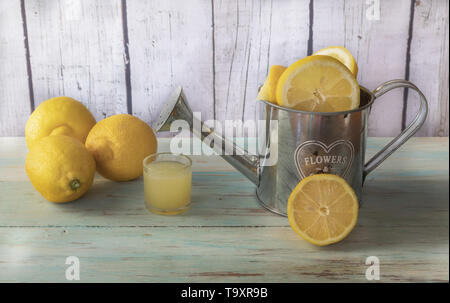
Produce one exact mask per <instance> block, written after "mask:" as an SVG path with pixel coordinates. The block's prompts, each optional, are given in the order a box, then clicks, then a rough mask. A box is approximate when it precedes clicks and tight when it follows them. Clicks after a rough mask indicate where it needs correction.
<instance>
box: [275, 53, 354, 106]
mask: <svg viewBox="0 0 450 303" xmlns="http://www.w3.org/2000/svg"><path fill="white" fill-rule="evenodd" d="M277 101H278V104H279V105H280V106H284V107H288V108H294V109H297V110H303V111H310V112H339V111H347V110H352V109H355V108H358V107H359V85H358V82H357V81H356V79H355V76H354V75H353V74H352V73H351V72H350V70H349V69H348V68H347V67H345V65H344V64H342V63H341V62H339V61H338V60H336V59H334V58H333V57H330V56H321V55H317V56H309V57H306V58H303V59H301V60H299V61H297V62H295V63H294V64H292V65H291V66H289V67H288V68H287V69H286V71H284V73H283V74H282V75H281V77H280V79H279V80H278V84H277Z"/></svg>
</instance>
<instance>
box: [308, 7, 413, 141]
mask: <svg viewBox="0 0 450 303" xmlns="http://www.w3.org/2000/svg"><path fill="white" fill-rule="evenodd" d="M410 3H411V1H410V0H397V1H390V2H389V5H387V3H386V2H382V3H381V4H382V5H380V7H379V9H380V10H379V16H378V17H379V20H376V19H372V18H376V17H377V16H372V15H371V13H372V11H371V10H370V9H369V6H368V5H367V3H366V1H353V2H349V1H345V0H338V1H327V0H316V1H314V27H313V32H314V33H316V34H315V35H314V51H317V50H319V49H321V48H324V47H327V46H330V45H342V46H344V47H346V48H347V49H348V50H350V52H351V53H352V54H353V55H354V57H355V59H356V61H357V63H358V67H359V72H358V77H357V79H358V82H359V83H360V84H361V85H363V86H365V87H367V88H369V89H371V90H373V89H375V88H376V87H378V86H379V85H380V84H381V83H383V82H385V81H388V80H392V79H404V77H405V75H404V74H405V66H406V59H405V55H406V49H407V39H408V25H409V8H410ZM375 12H376V10H375ZM367 14H369V16H370V18H368V17H367ZM402 110H403V90H400V89H398V90H395V91H392V92H390V93H389V94H387V95H385V96H383V97H382V99H380V100H377V101H376V103H375V104H374V106H373V108H372V111H371V113H370V119H369V125H368V131H369V133H370V134H377V136H381V137H387V136H397V135H398V134H399V133H400V131H401V129H402Z"/></svg>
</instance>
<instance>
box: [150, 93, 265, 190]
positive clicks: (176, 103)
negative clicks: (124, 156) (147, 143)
mask: <svg viewBox="0 0 450 303" xmlns="http://www.w3.org/2000/svg"><path fill="white" fill-rule="evenodd" d="M176 120H184V121H186V122H187V123H188V124H189V128H190V131H191V132H192V133H193V134H194V135H195V136H197V137H198V138H200V140H202V141H203V140H204V139H205V138H208V139H209V141H210V142H211V143H214V144H212V145H210V147H211V148H212V149H213V150H214V151H215V152H216V153H218V154H219V155H220V156H221V157H222V158H223V159H224V160H225V161H227V162H228V163H230V164H231V165H232V166H233V167H234V168H236V169H237V170H238V171H240V172H241V173H242V174H243V175H244V176H246V177H247V178H248V179H249V180H250V181H252V182H253V183H254V184H255V185H258V184H259V175H258V171H259V158H258V157H257V156H256V155H250V154H249V153H248V152H247V151H245V150H244V149H242V148H240V147H239V146H237V145H236V144H235V143H234V142H233V141H231V140H228V139H227V138H225V137H223V136H222V135H221V134H218V133H216V132H215V131H214V130H213V129H212V128H210V127H208V126H207V125H206V124H204V123H203V122H202V121H200V120H199V119H197V118H196V117H195V115H194V114H193V113H192V110H191V108H190V107H189V104H188V103H187V102H186V97H185V96H184V94H183V89H182V88H181V86H179V87H177V88H176V89H175V90H174V91H173V93H172V95H171V96H170V98H169V100H168V101H167V102H166V104H165V106H164V109H163V110H162V111H161V113H160V115H159V117H158V120H157V122H156V124H155V126H154V129H155V130H156V132H163V131H170V125H171V124H172V122H174V121H176ZM194 126H198V127H194ZM217 142H222V144H216V143H217ZM229 151H233V152H232V153H231V154H230V152H229Z"/></svg>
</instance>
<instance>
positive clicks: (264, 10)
mask: <svg viewBox="0 0 450 303" xmlns="http://www.w3.org/2000/svg"><path fill="white" fill-rule="evenodd" d="M308 3H309V1H306V0H302V1H277V2H275V3H274V1H255V0H252V1H239V0H235V1H214V38H215V48H214V53H215V96H216V103H215V116H216V118H217V120H219V121H222V122H223V121H225V120H227V119H228V120H232V119H238V120H239V119H240V120H242V121H246V120H254V119H255V114H256V113H255V105H256V103H255V98H256V95H257V93H258V87H259V86H260V85H262V84H263V83H264V80H265V78H266V76H267V74H268V70H269V67H270V65H273V64H279V65H288V64H290V63H292V62H295V61H296V60H298V59H300V58H302V57H304V56H305V55H306V50H307V39H308V34H307V33H308V22H309V20H308V12H309V10H308ZM286 37H289V38H288V39H287V38H286Z"/></svg>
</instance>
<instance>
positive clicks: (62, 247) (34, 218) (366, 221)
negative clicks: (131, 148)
mask: <svg viewBox="0 0 450 303" xmlns="http://www.w3.org/2000/svg"><path fill="white" fill-rule="evenodd" d="M387 142H388V138H369V141H368V152H367V158H369V157H370V156H372V155H373V154H375V153H376V152H377V151H378V150H379V149H380V148H381V147H382V146H383V145H384V144H386V143H387ZM0 145H1V146H2V147H4V148H2V149H0V193H1V195H0V282H64V281H65V278H64V272H65V270H66V268H67V265H65V259H66V257H68V256H73V255H75V256H78V257H79V258H80V262H81V282H365V281H366V279H365V271H366V269H367V265H365V259H366V258H367V257H368V256H377V257H378V258H379V259H380V265H381V269H380V270H381V280H380V281H381V282H422V281H428V282H430V281H445V282H448V277H449V262H448V260H449V259H448V257H449V242H448V239H449V237H448V236H449V232H448V231H449V230H448V228H449V216H448V209H449V200H448V194H449V187H448V182H449V175H448V164H449V162H448V161H449V158H448V154H449V145H448V138H413V139H411V140H410V141H408V142H407V143H406V144H405V145H404V146H403V147H402V148H400V149H399V150H398V151H397V152H395V153H394V154H393V155H392V156H391V157H390V158H388V160H386V162H385V163H383V164H382V165H381V166H380V167H379V168H377V169H376V170H375V171H374V172H373V173H372V174H370V175H369V176H368V179H367V181H366V184H365V187H364V194H363V202H362V206H361V208H360V214H359V220H358V224H357V226H356V228H355V230H354V231H353V232H352V233H351V234H350V236H349V237H348V238H347V239H345V240H344V241H342V242H340V243H338V244H337V245H333V246H330V247H323V248H319V247H315V246H312V245H309V244H308V243H306V242H305V241H303V240H301V239H300V238H299V237H298V236H297V235H296V234H295V233H294V232H293V231H292V229H291V228H290V227H289V223H288V222H287V219H286V218H283V217H279V216H276V215H272V214H270V213H268V212H266V211H265V210H263V209H262V208H260V207H259V206H258V204H257V202H256V198H255V196H254V186H253V185H252V184H251V183H250V182H249V181H247V180H245V179H244V177H242V175H241V174H239V173H238V172H236V171H235V170H234V169H233V168H231V167H230V166H229V165H228V164H227V163H226V162H225V161H223V160H221V159H220V158H219V157H217V156H211V157H200V156H197V157H194V165H193V170H194V176H193V196H192V199H193V206H192V208H191V209H190V210H189V211H188V212H187V213H185V214H184V215H181V216H174V217H164V216H158V215H154V214H151V213H148V212H147V211H146V210H145V208H144V202H143V194H142V181H141V180H136V181H132V182H123V183H115V182H110V181H107V180H105V179H103V178H101V177H98V178H96V180H95V183H94V186H93V188H92V189H91V190H90V191H89V193H88V194H87V195H86V196H85V197H83V198H81V199H80V200H79V201H77V202H74V203H68V204H60V205H58V204H52V203H49V202H47V201H45V200H44V199H43V198H42V197H41V196H40V195H39V194H38V193H36V192H35V191H34V189H33V188H32V187H31V185H30V183H29V181H28V180H27V177H26V175H25V172H24V168H23V164H24V157H25V155H26V152H27V148H26V144H25V140H24V138H0ZM160 146H161V147H162V149H161V150H165V149H166V148H167V147H168V146H169V145H168V139H160ZM208 168H209V170H208ZM299 256H301V257H299ZM217 260H220V262H218V261H217Z"/></svg>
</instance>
